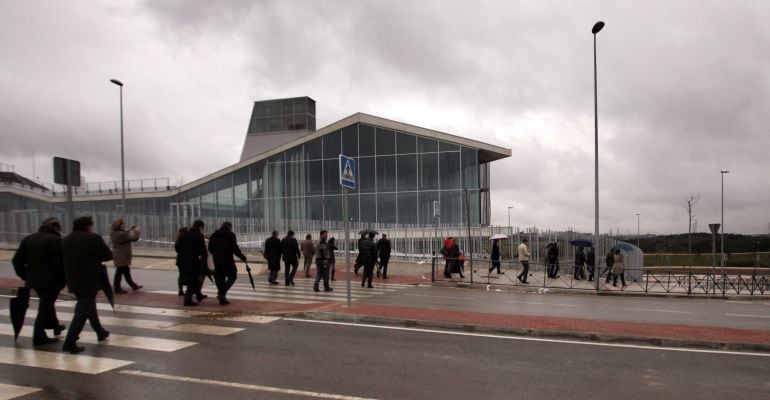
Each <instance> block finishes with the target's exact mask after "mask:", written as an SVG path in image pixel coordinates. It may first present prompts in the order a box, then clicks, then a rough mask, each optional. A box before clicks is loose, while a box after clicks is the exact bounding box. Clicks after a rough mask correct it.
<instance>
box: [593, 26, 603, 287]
mask: <svg viewBox="0 0 770 400" xmlns="http://www.w3.org/2000/svg"><path fill="white" fill-rule="evenodd" d="M602 28H604V22H602V21H599V22H597V23H595V24H594V27H593V28H591V33H592V34H593V35H594V184H595V187H594V189H595V191H594V195H595V196H594V246H595V247H596V251H598V252H601V251H602V249H601V248H599V100H598V90H597V83H596V34H597V33H599V31H601V30H602ZM599 254H602V253H599ZM594 273H595V274H596V276H594V281H595V282H596V291H599V268H594Z"/></svg>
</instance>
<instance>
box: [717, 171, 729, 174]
mask: <svg viewBox="0 0 770 400" xmlns="http://www.w3.org/2000/svg"><path fill="white" fill-rule="evenodd" d="M719 172H721V173H723V174H729V173H730V171H719Z"/></svg>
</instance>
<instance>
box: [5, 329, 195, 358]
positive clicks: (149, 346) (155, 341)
mask: <svg viewBox="0 0 770 400" xmlns="http://www.w3.org/2000/svg"><path fill="white" fill-rule="evenodd" d="M25 328H26V329H25ZM32 334H33V328H32V326H25V327H24V328H22V330H21V332H20V333H19V336H20V337H29V338H31V337H32ZM66 334H67V333H66V331H64V332H63V333H62V337H64V336H66ZM0 335H8V336H10V335H13V326H11V324H0ZM78 342H82V343H90V344H99V345H106V346H117V347H128V348H131V349H142V350H150V351H164V352H172V351H177V350H181V349H184V348H186V347H190V346H194V345H196V344H198V343H196V342H188V341H183V340H172V339H161V338H151V337H143V336H125V335H117V334H114V333H112V334H110V337H109V338H107V340H105V341H103V342H100V341H98V340H97V337H96V332H91V331H86V330H84V331H83V332H81V333H80V339H79V340H78Z"/></svg>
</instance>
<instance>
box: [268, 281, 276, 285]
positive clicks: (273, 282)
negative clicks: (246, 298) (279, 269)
mask: <svg viewBox="0 0 770 400" xmlns="http://www.w3.org/2000/svg"><path fill="white" fill-rule="evenodd" d="M270 284H271V285H277V284H278V282H276V281H272V282H270Z"/></svg>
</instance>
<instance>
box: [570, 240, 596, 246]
mask: <svg viewBox="0 0 770 400" xmlns="http://www.w3.org/2000/svg"><path fill="white" fill-rule="evenodd" d="M569 244H571V245H573V246H577V247H594V243H593V242H592V241H590V240H587V239H575V240H573V241H571V242H569Z"/></svg>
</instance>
